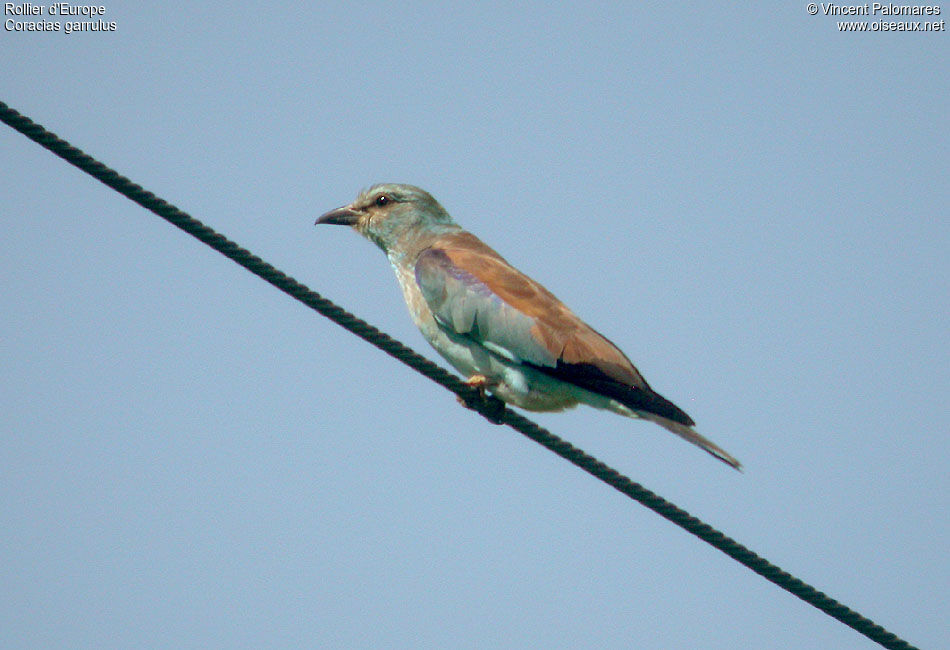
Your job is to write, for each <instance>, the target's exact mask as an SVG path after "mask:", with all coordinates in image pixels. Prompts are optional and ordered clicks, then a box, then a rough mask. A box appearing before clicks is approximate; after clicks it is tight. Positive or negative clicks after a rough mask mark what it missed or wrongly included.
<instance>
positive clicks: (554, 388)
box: [315, 183, 741, 469]
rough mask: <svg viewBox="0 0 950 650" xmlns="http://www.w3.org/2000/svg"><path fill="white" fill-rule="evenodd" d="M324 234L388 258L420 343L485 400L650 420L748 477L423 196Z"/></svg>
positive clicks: (615, 355) (366, 196)
mask: <svg viewBox="0 0 950 650" xmlns="http://www.w3.org/2000/svg"><path fill="white" fill-rule="evenodd" d="M320 224H333V225H344V226H351V227H352V228H353V229H354V230H356V231H357V232H358V233H359V234H361V235H363V236H364V237H365V238H367V239H369V240H370V241H371V242H373V243H374V244H376V245H377V246H378V247H379V248H380V249H382V251H383V252H384V253H385V254H386V256H387V257H388V258H389V263H390V265H391V266H392V268H393V271H395V274H396V279H397V280H398V282H399V285H400V287H401V288H402V294H403V298H404V299H405V301H406V305H407V306H408V308H409V314H410V316H411V317H412V320H413V321H414V322H415V324H416V326H417V327H418V328H419V330H420V331H421V332H422V335H423V337H424V338H425V339H426V340H427V341H428V342H429V343H430V344H431V345H432V347H433V348H435V350H436V351H437V352H438V353H439V354H440V355H441V356H442V357H444V358H445V359H446V360H447V361H448V362H449V363H450V364H451V365H452V366H453V367H454V368H455V369H456V370H458V371H459V372H460V373H462V374H463V375H464V376H465V377H467V378H468V379H467V381H466V383H467V384H469V385H470V386H473V387H475V388H477V389H479V392H480V393H481V394H484V393H485V391H487V392H488V393H490V394H491V395H493V396H494V397H497V398H499V399H500V400H501V401H503V402H504V403H506V404H510V405H512V406H517V407H520V408H523V409H525V410H528V411H561V410H564V409H568V408H572V407H574V406H577V405H578V404H587V405H589V406H592V407H594V408H598V409H604V410H607V411H612V412H614V413H618V414H620V415H624V416H627V417H630V418H636V419H643V420H648V421H651V422H654V423H656V424H658V425H660V426H661V427H663V428H665V429H667V430H668V431H671V432H672V433H675V434H676V435H678V436H680V437H681V438H684V439H685V440H687V441H689V442H691V443H693V444H694V445H696V446H698V447H700V448H701V449H703V450H705V451H706V452H708V453H709V454H711V455H713V456H714V457H716V458H718V459H719V460H721V461H723V462H724V463H726V464H727V465H730V466H731V467H733V468H735V469H741V464H740V463H739V461H738V460H736V459H735V458H734V457H733V456H732V455H730V454H729V453H728V452H726V451H725V450H724V449H722V448H721V447H719V446H718V445H716V444H715V443H714V442H712V441H711V440H708V439H707V438H705V437H703V436H702V435H700V434H699V433H698V432H697V431H696V429H695V428H694V425H695V423H694V422H693V419H692V418H691V417H689V416H688V415H687V414H686V413H685V412H684V411H683V410H682V409H681V408H679V407H678V406H676V405H675V404H674V403H673V402H671V401H669V400H668V399H666V398H665V397H663V396H662V395H660V394H659V393H657V392H656V391H654V390H653V389H652V388H650V385H649V384H647V382H646V380H645V379H644V378H643V375H641V374H640V371H638V370H637V369H636V367H634V365H633V363H632V362H631V361H630V360H629V359H628V358H627V356H626V355H625V354H624V353H623V352H621V351H620V349H619V348H618V347H617V346H616V345H614V344H613V343H611V342H610V341H609V340H608V339H607V338H606V337H604V336H603V335H602V334H600V333H599V332H597V331H596V330H594V329H593V328H592V327H591V326H589V325H588V324H587V323H585V322H584V321H582V320H581V319H580V318H579V317H578V316H576V315H575V314H574V312H573V311H571V310H570V309H568V308H567V306H565V305H564V303H562V302H561V301H560V300H558V299H557V298H556V297H555V296H554V295H553V294H552V293H551V292H550V291H548V290H547V289H545V288H544V287H543V286H541V284H539V283H538V282H536V281H535V280H533V279H531V278H530V277H528V276H527V275H525V274H524V273H522V272H521V271H519V270H517V269H516V268H515V267H513V266H512V265H511V264H509V263H508V262H507V261H506V260H505V259H504V258H503V257H502V256H501V255H499V254H498V253H497V252H495V251H494V250H493V249H492V248H490V247H489V246H488V245H486V244H485V243H484V242H482V241H481V240H480V239H478V238H477V237H476V236H475V235H473V234H471V233H470V232H468V231H466V230H464V229H462V227H461V226H460V225H458V224H457V223H456V222H455V221H454V220H453V219H452V217H451V216H449V213H448V212H447V211H446V210H445V208H443V207H442V206H441V205H440V204H439V202H438V201H436V200H435V199H434V198H433V197H432V195H430V194H429V193H428V192H426V191H425V190H423V189H421V188H418V187H416V186H414V185H407V184H402V183H383V184H378V185H373V186H372V187H370V188H368V189H365V190H363V191H361V192H360V193H359V194H358V196H357V197H356V200H354V201H353V202H352V203H349V204H347V205H344V206H342V207H339V208H336V209H334V210H330V211H329V212H327V213H325V214H323V215H322V216H320V217H319V218H318V219H317V220H316V224H315V225H320Z"/></svg>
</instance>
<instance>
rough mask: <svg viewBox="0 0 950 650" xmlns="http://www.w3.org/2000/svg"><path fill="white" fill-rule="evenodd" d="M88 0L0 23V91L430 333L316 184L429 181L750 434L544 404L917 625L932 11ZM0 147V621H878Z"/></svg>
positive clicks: (842, 590)
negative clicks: (736, 551)
mask: <svg viewBox="0 0 950 650" xmlns="http://www.w3.org/2000/svg"><path fill="white" fill-rule="evenodd" d="M209 4H210V3H209ZM104 6H105V7H106V16H104V19H106V20H114V21H115V22H116V26H117V29H116V31H115V32H107V33H82V34H71V35H66V34H63V33H46V34H37V33H14V32H7V31H0V52H2V58H3V61H4V65H3V73H2V82H0V89H2V96H0V99H2V100H3V101H5V102H7V103H9V104H10V105H11V106H13V107H14V108H17V109H18V110H21V111H22V112H24V113H25V114H27V115H29V116H31V117H33V118H34V119H36V120H37V121H38V122H40V123H41V124H44V125H45V126H47V127H48V128H49V129H51V130H52V131H54V132H56V133H59V134H60V135H62V136H63V137H65V138H66V139H68V140H70V141H71V142H72V143H73V144H75V145H76V146H79V147H80V148H82V149H84V150H86V151H87V152H89V153H90V154H92V155H93V156H96V157H97V158H99V159H100V160H102V161H104V162H105V163H107V164H109V165H111V166H114V167H115V168H116V169H117V170H119V171H120V172H122V173H123V174H125V175H127V176H129V177H130V178H132V179H133V180H134V181H136V182H139V183H141V184H143V185H144V186H145V187H147V188H148V189H150V190H152V191H154V192H156V193H157V194H158V195H160V196H162V197H164V198H166V199H168V200H170V201H171V202H173V203H175V204H176V205H178V206H180V207H181V208H183V209H185V210H187V211H189V212H190V213H191V214H193V215H194V216H196V217H198V218H199V219H201V220H203V221H205V222H206V223H208V224H209V225H211V226H212V227H214V228H216V229H219V230H220V231H222V232H223V233H225V234H227V235H228V236H229V237H231V238H233V239H235V240H236V241H238V242H239V243H241V244H242V245H244V246H246V247H248V248H250V249H251V250H252V251H254V252H255V253H257V254H259V255H261V256H262V257H264V258H265V259H267V260H268V261H270V262H272V263H273V264H275V265H276V266H277V267H279V268H281V269H282V270H284V271H286V272H287V273H289V274H290V275H292V276H294V277H296V278H297V279H299V280H301V281H302V282H304V283H306V284H308V285H309V286H311V287H312V288H313V289H315V290H317V291H319V292H321V293H323V294H325V295H326V296H328V297H330V298H331V299H333V300H335V301H338V302H339V303H340V304H342V305H344V306H345V307H346V308H347V309H350V310H352V311H353V312H355V313H356V314H358V315H360V316H363V317H365V318H367V319H368V320H370V321H371V322H373V323H375V324H377V325H378V326H380V327H381V328H382V329H384V330H385V331H387V332H389V333H391V334H392V335H394V336H396V337H397V338H399V339H401V340H403V341H405V342H407V343H408V344H410V345H411V346H413V347H415V348H416V349H418V350H420V351H422V352H423V353H425V354H426V355H428V356H430V357H432V358H436V355H435V353H434V352H432V351H430V350H429V348H428V347H427V346H426V344H425V342H424V341H423V339H422V337H421V336H420V335H419V334H418V332H417V331H416V330H415V328H414V327H413V325H412V324H411V322H410V320H409V318H408V316H407V314H406V311H405V307H404V305H403V304H402V299H401V296H400V294H399V291H398V289H397V286H396V282H395V280H394V278H393V277H392V274H391V272H390V269H389V265H388V263H387V262H386V260H385V258H384V257H383V256H382V255H381V254H380V253H379V251H377V250H376V249H375V248H374V247H373V246H372V245H370V244H368V243H367V242H365V241H363V240H361V239H360V238H359V237H357V236H356V235H355V234H354V233H351V232H349V231H347V230H346V229H343V228H329V227H327V228H319V229H318V228H314V227H313V221H314V219H315V218H316V217H317V216H318V215H319V214H321V213H322V212H324V211H326V210H327V209H330V208H333V207H336V206H338V205H340V204H343V203H346V202H348V201H349V200H351V199H352V198H353V197H354V196H355V194H356V192H357V191H358V190H359V189H360V188H361V187H363V186H366V185H369V184H371V183H374V182H380V181H398V182H409V183H414V184H416V185H420V186H422V187H424V188H426V189H428V190H429V191H430V192H432V193H433V194H434V195H435V196H436V197H437V198H438V199H439V200H440V201H441V202H442V203H443V205H445V206H446V208H447V209H448V210H449V211H450V212H451V213H452V214H453V215H454V216H455V217H456V219H457V220H458V221H459V222H461V223H462V224H463V225H464V226H466V227H467V228H469V229H470V230H472V231H473V232H475V233H476V234H478V235H479V236H480V237H481V238H483V239H484V240H485V241H486V242H488V243H489V244H491V245H492V246H494V247H495V248H496V249H498V250H499V251H500V252H501V253H502V254H503V255H505V256H506V257H507V258H508V259H509V260H510V261H511V262H512V263H514V264H515V265H516V266H518V267H519V268H521V269H522V270H523V271H525V272H527V273H529V274H530V275H532V276H534V277H535V278H537V279H538V280H540V281H542V282H543V283H544V284H545V285H546V286H547V287H548V288H549V289H551V290H552V291H553V292H554V293H555V294H557V295H558V296H559V297H560V298H561V299H563V300H564V301H565V302H566V303H567V304H569V305H570V306H571V307H572V308H573V309H574V310H575V311H576V312H577V313H578V314H579V315H581V316H582V317H583V318H585V319H586V320H587V321H588V322H590V323H591V324H592V325H593V326H594V327H596V328H597V329H598V330H600V331H601V332H603V333H604V334H605V335H607V336H608V337H609V338H611V339H612V340H613V341H614V342H616V343H617V344H618V345H619V346H620V347H621V348H622V349H624V350H625V351H626V353H627V354H628V356H630V357H631V358H632V359H633V361H634V362H635V363H636V364H637V366H638V367H639V368H640V370H641V371H642V372H643V374H644V375H645V376H646V377H647V379H648V380H649V381H650V383H651V384H652V385H653V386H654V387H655V388H656V389H657V390H658V391H660V392H661V393H662V394H664V395H666V396H667V397H669V398H670V399H672V400H673V401H674V402H676V403H677V404H679V405H680V406H682V407H683V408H684V409H685V410H686V411H687V412H689V413H690V415H692V416H693V418H695V420H696V421H697V423H698V428H699V430H700V431H702V432H703V433H704V434H706V435H708V436H709V437H711V438H712V439H713V440H715V441H716V442H718V443H720V444H721V445H722V446H723V447H725V448H726V449H728V450H729V451H730V452H732V453H733V454H735V455H736V456H737V457H738V458H739V459H741V460H742V461H743V463H744V465H745V467H746V472H745V473H744V474H739V473H737V472H734V471H731V470H729V469H728V468H727V467H725V466H724V465H722V464H721V463H718V462H716V461H715V460H713V459H711V458H710V457H709V456H707V455H706V454H704V453H702V452H701V451H698V450H697V449H695V448H693V447H691V446H689V445H687V444H685V443H684V442H682V441H681V440H679V439H677V438H675V437H674V436H672V435H670V434H668V433H667V432H665V431H663V430H662V429H660V428H659V427H656V426H654V425H651V424H647V423H641V422H634V421H631V420H627V419H625V418H621V417H618V416H614V415H611V414H609V413H604V412H598V411H594V410H592V409H579V410H576V411H573V412H570V413H567V414H552V415H543V416H538V417H537V419H538V421H539V422H541V423H542V424H544V425H545V426H548V427H550V428H551V429H552V430H553V431H555V432H556V433H558V434H560V435H562V436H563V437H565V438H567V439H569V440H571V441H572V442H574V443H575V444H577V445H578V446H580V447H582V448H583V449H585V450H587V451H589V452H590V453H592V454H594V455H595V456H597V457H598V458H600V459H602V460H603V461H605V462H607V463H608V464H610V465H612V466H614V467H616V468H617V469H619V470H620V471H622V472H624V473H625V474H628V475H629V476H631V477H632V478H633V479H634V480H636V481H639V482H641V483H643V484H644V485H646V486H647V487H649V488H651V489H653V490H655V491H657V492H659V493H660V494H662V495H663V496H665V497H666V498H668V499H670V500H672V501H674V502H675V503H677V504H679V505H680V506H682V507H684V508H686V509H687V510H689V511H690V512H692V513H693V514H695V515H697V516H699V517H700V518H702V519H704V520H706V521H707V522H709V523H711V524H712V525H714V526H716V527H718V528H720V529H722V530H723V531H724V532H726V533H727V534H729V535H731V536H733V537H735V538H736V539H738V540H739V541H741V542H743V543H745V544H747V545H748V546H750V547H751V548H752V549H753V550H755V551H756V552H758V553H760V554H762V555H764V556H765V557H767V558H769V559H770V560H771V561H773V562H775V563H777V564H778V565H779V566H781V567H783V568H784V569H786V570H788V571H790V572H791V573H793V574H795V575H797V576H798V577H800V578H802V579H804V580H805V581H806V582H809V583H811V584H813V585H814V586H816V587H817V588H819V589H821V590H823V591H825V592H826V593H828V594H829V595H831V596H832V597H835V598H838V599H840V600H841V601H843V602H844V603H846V604H848V605H849V606H851V607H853V608H855V609H857V610H858V611H859V612H861V613H862V614H864V615H866V616H868V617H870V618H872V619H873V620H875V621H876V622H879V623H881V624H882V625H884V626H885V627H887V628H889V629H891V630H892V631H894V632H896V633H897V634H899V635H901V636H902V637H904V638H906V639H907V640H909V641H911V642H912V643H916V644H919V645H921V646H923V647H938V646H940V645H941V644H943V643H946V639H947V623H946V614H947V610H948V589H947V585H948V584H950V567H948V562H947V557H948V551H950V547H948V539H950V530H948V516H947V513H948V509H950V489H948V488H950V480H948V464H950V445H948V435H947V434H948V416H950V413H948V407H947V396H948V394H950V370H948V369H950V359H948V321H950V318H948V294H950V291H948V261H947V260H948V251H950V226H948V214H947V212H948V209H947V206H948V198H950V196H948V194H950V192H948V189H950V181H948V160H950V150H948V134H947V115H948V114H950V101H948V97H950V76H948V75H947V61H948V52H950V49H948V43H950V41H948V36H947V33H946V32H936V33H863V34H854V33H852V34H842V33H839V32H838V30H837V28H836V26H835V19H834V18H831V17H827V16H822V15H818V16H811V15H809V14H808V12H807V11H806V3H804V2H791V3H765V4H762V3H759V4H742V5H738V6H737V5H729V6H719V7H716V6H714V5H713V4H712V3H708V4H707V5H700V6H692V7H690V6H679V5H677V6H672V5H668V4H666V3H663V4H660V5H658V6H655V7H634V6H632V5H631V4H626V3H624V4H621V3H613V4H604V5H599V6H594V7H591V6H589V5H588V6H582V5H578V4H577V3H563V4H557V5H551V4H543V3H539V4H519V5H517V6H512V5H510V4H509V3H503V4H484V3H476V4H475V5H473V6H460V5H458V4H457V3H456V4H447V3H423V4H416V3H410V4H408V5H407V4H398V5H396V4H386V3H377V4H356V3H339V6H337V7H336V8H326V7H312V8H308V7H306V6H305V5H304V4H301V3H283V4H282V3H259V4H249V3H245V2H235V3H229V4H228V5H223V6H221V7H219V8H211V7H210V6H205V5H204V4H203V3H183V2H165V3H154V4H149V5H145V4H135V5H133V4H132V3H116V2H107V3H106V4H105V5H104ZM942 11H943V12H944V14H943V15H942V16H941V18H946V13H950V6H946V7H942ZM7 18H9V16H4V19H7ZM45 18H46V19H47V20H49V19H50V17H49V16H46V17H45ZM19 19H20V20H23V18H22V17H20V18H19ZM879 19H880V17H878V18H874V17H871V18H869V19H867V20H879ZM0 165H2V169H3V173H2V175H0V195H2V197H3V209H2V216H3V218H2V220H0V255H2V259H3V261H4V272H3V277H4V282H3V290H2V291H3V293H2V295H3V309H2V310H0V367H2V368H3V377H4V378H3V380H2V383H0V412H2V413H3V417H2V418H0V427H2V429H0V503H2V505H0V557H2V558H3V561H2V563H0V646H3V647H4V648H38V647H43V648H75V647H97V648H108V647H115V648H120V647H121V648H127V647H174V648H181V647H214V646H227V647H262V646H269V647H303V646H310V647H315V646H342V647H419V646H430V647H440V646H441V647H461V648H465V647H473V648H474V647H482V648H483V647H500V646H506V647H519V646H522V647H529V646H530V647H548V648H569V647H585V646H586V647H591V646H601V647H604V646H607V647H610V646H614V647H620V646H624V647H657V648H659V647H663V648H696V647H702V648H736V647H745V648H753V647H754V648H845V649H848V648H855V649H859V648H871V647H875V646H873V644H872V643H871V642H869V641H868V640H866V639H865V638H864V637H862V636H860V635H858V634H857V633H855V632H854V631H852V630H850V629H848V628H846V627H845V626H843V625H841V624H840V623H838V622H836V621H834V620H833V619H830V618H828V617H827V616H826V615H824V614H822V613H820V612H818V611H817V610H815V609H813V608H812V607H810V606H807V605H805V604H803V603H801V602H800V601H799V600H797V599H796V598H794V597H792V596H790V595H789V594H787V593H785V592H784V591H781V590H780V589H778V588H776V587H775V586H773V585H771V584H770V583H768V582H766V581H764V580H763V579H761V578H759V577H758V576H756V575H755V574H753V573H752V572H750V571H749V570H747V569H745V568H743V567H741V566H739V565H737V564H736V563H735V562H733V561H732V560H730V559H728V558H727V557H726V556H724V555H722V554H721V553H719V552H717V551H714V550H712V549H711V548H710V547H708V546H706V545H705V544H703V543H701V542H699V541H698V540H696V539H695V538H693V537H692V536H690V535H688V534H686V533H684V532H683V531H681V530H680V529H678V528H676V527H675V526H673V525H671V524H670V523H668V522H666V521H665V520H663V519H661V518H660V517H658V516H656V515H655V514H653V513H652V512H650V511H648V510H646V509H644V508H643V507H641V506H639V505H637V504H635V503H633V502H631V501H629V500H627V499H626V498H624V497H622V496H621V495H619V494H618V493H616V492H614V491H613V490H611V489H609V488H607V487H605V486H604V485H602V484H601V483H599V482H597V481H595V480H594V479H592V478H591V477H589V476H588V475H586V474H584V473H582V472H580V471H579V470H577V469H576V468H574V467H572V466H571V465H569V464H567V463H566V462H564V461H562V460H560V459H559V458H557V457H555V456H554V455H553V454H551V453H549V452H547V451H545V450H543V449H542V448H540V447H538V446H537V445H535V444H534V443H531V442H529V441H527V440H526V439H524V438H522V437H521V436H520V435H519V434H517V433H514V432H513V431H511V430H510V429H507V428H505V427H495V426H491V425H489V424H487V423H486V422H484V421H483V420H481V419H480V418H479V417H478V416H476V415H474V414H472V413H469V412H467V411H465V410H463V409H460V408H459V407H458V406H457V405H456V403H455V400H454V398H453V397H452V396H451V395H450V394H448V393H446V392H444V391H443V390H442V389H440V388H438V387H437V386H435V385H434V384H431V383H429V382H428V381H427V380H425V379H423V378H421V377H419V376H418V375H415V374H413V373H411V372H410V371H409V370H408V369H406V368H405V367H403V366H402V365H401V364H399V363H397V362H395V361H393V360H392V359H390V358H389V357H387V356H386V355H384V354H383V353H381V352H379V351H377V350H376V349H375V348H372V347H371V346H369V345H368V344H366V343H364V342H362V341H361V340H359V339H357V338H355V337H353V336H352V335H350V334H348V333H346V332H344V331H343V330H341V329H340V328H339V327H337V326H336V325H333V324H332V323H330V322H329V321H327V320H325V319H323V318H322V317H319V316H317V315H316V314H314V313H313V312H311V311H309V310H307V309H306V308H304V307H303V306H301V305H300V304H298V303H296V302H294V301H293V300H291V299H289V298H288V297H287V296H285V295H283V294H281V293H280V292H278V291H276V290H274V289H273V288H271V287H270V286H269V285H266V284H265V283H264V282H262V281H261V280H259V279H257V278H255V277H253V276H252V275H250V274H249V273H247V272H245V271H244V270H242V269H241V268H239V267H237V266H236V265H234V264H233V263H231V262H230V261H228V260H226V259H225V258H223V257H222V256H220V255H218V254H217V253H213V252H212V251H210V250H209V249H207V248H206V247H204V246H203V245H200V244H198V243H197V242H195V241H194V240H192V239H191V238H190V237H188V236H186V235H184V234H183V233H181V232H179V231H177V230H176V229H174V228H172V227H171V226H169V225H168V224H166V223H165V222H163V221H161V220H160V219H158V218H157V217H155V216H153V215H152V214H150V213H148V212H146V211H144V210H143V209H141V208H139V207H138V206H136V205H134V204H133V203H131V202H130V201H128V200H126V199H124V198H122V197H120V196H119V195H117V194H116V193H114V192H113V191H111V190H109V189H107V188H105V187H104V186H102V185H101V184H99V183H97V182H95V181H93V180H91V179H90V178H89V177H87V176H86V175H84V174H82V173H80V172H78V171H77V170H75V169H73V168H72V167H70V166H69V165H67V164H65V163H64V162H62V161H60V160H59V159H57V158H55V157H54V156H52V155H51V154H49V153H48V152H46V151H45V150H43V149H41V148H40V147H39V146H37V145H35V144H33V143H32V142H30V141H28V140H27V139H26V138H24V137H23V136H21V135H19V134H17V133H15V132H13V131H12V130H11V129H9V128H7V127H3V128H0Z"/></svg>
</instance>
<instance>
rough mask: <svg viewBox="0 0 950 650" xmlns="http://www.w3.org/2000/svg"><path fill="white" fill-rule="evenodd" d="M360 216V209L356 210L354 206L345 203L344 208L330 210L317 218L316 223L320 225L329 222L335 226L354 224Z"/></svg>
mask: <svg viewBox="0 0 950 650" xmlns="http://www.w3.org/2000/svg"><path fill="white" fill-rule="evenodd" d="M359 218H360V213H359V211H358V210H354V209H353V208H352V207H350V206H348V205H344V206H343V207H342V208H337V209H336V210H330V211H329V212H327V213H326V214H325V215H323V216H322V217H320V218H319V219H317V221H316V223H314V225H315V226H319V225H320V224H321V223H329V224H333V225H335V226H352V225H353V224H355V223H356V220H357V219H359Z"/></svg>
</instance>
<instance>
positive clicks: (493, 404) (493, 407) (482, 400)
mask: <svg viewBox="0 0 950 650" xmlns="http://www.w3.org/2000/svg"><path fill="white" fill-rule="evenodd" d="M465 384H466V385H467V386H470V387H472V388H474V389H475V391H474V392H473V394H472V395H471V396H470V397H467V398H465V397H461V396H457V397H456V398H455V399H457V400H458V403H459V404H461V405H462V406H464V407H465V408H468V409H472V410H473V411H477V412H478V413H481V414H482V415H484V416H485V417H486V418H487V419H488V421H489V422H492V423H493V424H502V421H501V417H502V415H503V414H504V412H505V403H504V402H502V401H501V400H500V399H498V398H497V397H494V396H493V395H489V394H488V392H487V391H488V390H489V389H491V388H493V387H494V386H496V385H497V384H498V382H494V381H492V380H491V379H489V378H488V377H486V376H485V375H472V376H471V377H469V378H468V379H467V380H466V381H465Z"/></svg>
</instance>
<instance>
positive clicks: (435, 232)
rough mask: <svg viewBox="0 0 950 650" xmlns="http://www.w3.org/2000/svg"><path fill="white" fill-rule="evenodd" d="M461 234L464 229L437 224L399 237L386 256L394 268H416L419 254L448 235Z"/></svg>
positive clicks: (456, 225)
mask: <svg viewBox="0 0 950 650" xmlns="http://www.w3.org/2000/svg"><path fill="white" fill-rule="evenodd" d="M460 232H463V230H462V227H461V226H459V225H458V224H454V223H446V224H436V225H433V226H430V227H427V228H426V229H425V230H424V231H411V232H406V233H404V234H403V235H401V236H400V237H399V240H398V242H397V243H396V245H395V246H389V247H388V248H387V249H386V256H387V257H388V258H389V261H390V263H391V264H393V265H394V266H400V267H403V266H405V267H410V266H415V263H416V258H418V257H419V253H421V252H422V251H424V250H425V249H427V248H429V247H430V246H432V244H433V243H435V242H436V241H438V240H439V239H441V238H443V237H445V236H446V235H454V234H456V233H460Z"/></svg>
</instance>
